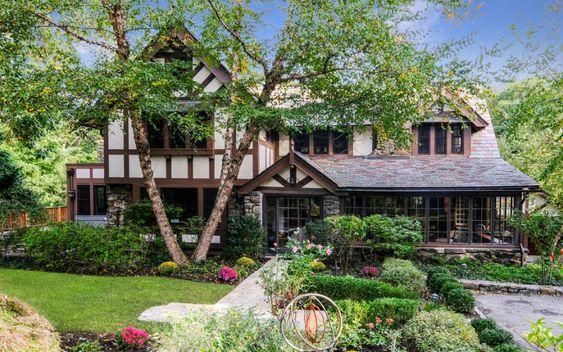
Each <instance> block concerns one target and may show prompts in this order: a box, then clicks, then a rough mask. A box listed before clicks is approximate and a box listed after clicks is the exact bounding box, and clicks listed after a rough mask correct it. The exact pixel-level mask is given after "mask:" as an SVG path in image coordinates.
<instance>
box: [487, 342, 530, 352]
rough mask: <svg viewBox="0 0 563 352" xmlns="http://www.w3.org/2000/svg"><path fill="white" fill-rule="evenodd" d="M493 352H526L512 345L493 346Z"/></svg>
mask: <svg viewBox="0 0 563 352" xmlns="http://www.w3.org/2000/svg"><path fill="white" fill-rule="evenodd" d="M493 352H526V350H525V349H524V348H522V347H520V346H518V345H515V344H513V343H503V344H501V345H498V346H495V347H494V348H493Z"/></svg>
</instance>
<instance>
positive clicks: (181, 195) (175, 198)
mask: <svg viewBox="0 0 563 352" xmlns="http://www.w3.org/2000/svg"><path fill="white" fill-rule="evenodd" d="M160 195H161V197H162V200H163V201H164V203H166V204H172V205H175V206H177V207H180V208H182V210H183V212H182V216H181V217H182V218H190V217H193V216H197V203H198V198H197V188H161V189H160Z"/></svg>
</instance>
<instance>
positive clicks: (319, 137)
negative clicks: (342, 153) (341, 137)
mask: <svg viewBox="0 0 563 352" xmlns="http://www.w3.org/2000/svg"><path fill="white" fill-rule="evenodd" d="M313 146H314V149H313V150H314V151H315V154H328V131H320V132H315V133H314V134H313Z"/></svg>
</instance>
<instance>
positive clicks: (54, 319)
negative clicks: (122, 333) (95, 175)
mask: <svg viewBox="0 0 563 352" xmlns="http://www.w3.org/2000/svg"><path fill="white" fill-rule="evenodd" d="M232 289H233V286H230V285H220V284H212V283H200V282H193V281H186V280H178V279H170V278H163V277H149V276H141V277H107V276H87V275H73V274H60V273H48V272H40V271H26V270H13V269H0V292H1V293H4V294H7V295H8V296H13V297H16V298H19V299H21V300H22V301H25V302H27V303H28V304H30V305H31V306H33V307H34V308H35V309H36V310H37V311H38V312H39V313H41V314H42V315H43V316H45V317H46V318H47V319H48V320H49V321H51V323H52V324H53V325H54V326H55V328H56V329H57V330H58V331H94V332H117V331H119V330H120V329H122V328H123V327H125V326H126V325H135V326H150V325H151V324H142V323H140V322H139V321H137V320H136V317H137V316H138V315H139V314H140V313H141V312H142V311H143V310H145V309H147V308H149V307H151V306H155V305H161V304H168V303H171V302H182V303H215V302H217V301H218V300H219V299H220V298H221V297H223V296H224V295H226V294H227V293H228V292H229V291H231V290H232Z"/></svg>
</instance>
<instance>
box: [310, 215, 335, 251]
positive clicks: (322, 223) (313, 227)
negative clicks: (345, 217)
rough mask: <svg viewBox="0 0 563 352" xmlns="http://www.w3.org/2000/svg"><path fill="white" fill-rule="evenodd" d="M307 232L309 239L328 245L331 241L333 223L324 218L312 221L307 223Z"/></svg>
mask: <svg viewBox="0 0 563 352" xmlns="http://www.w3.org/2000/svg"><path fill="white" fill-rule="evenodd" d="M305 232H306V233H307V238H308V239H309V241H311V242H313V243H320V244H323V245H327V244H329V242H330V234H331V232H332V225H331V224H330V223H329V222H328V221H326V220H324V219H320V220H315V221H311V222H309V223H307V225H305Z"/></svg>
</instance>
